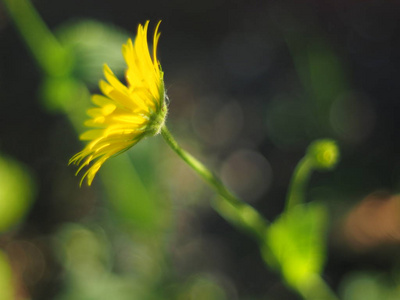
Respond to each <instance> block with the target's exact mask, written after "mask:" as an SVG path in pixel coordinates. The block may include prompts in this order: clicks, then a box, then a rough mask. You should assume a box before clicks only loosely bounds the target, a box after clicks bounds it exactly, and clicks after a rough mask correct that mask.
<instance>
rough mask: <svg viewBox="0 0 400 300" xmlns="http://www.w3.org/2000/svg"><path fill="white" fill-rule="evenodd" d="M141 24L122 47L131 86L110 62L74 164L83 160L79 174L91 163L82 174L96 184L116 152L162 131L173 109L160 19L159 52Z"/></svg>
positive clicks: (126, 74)
mask: <svg viewBox="0 0 400 300" xmlns="http://www.w3.org/2000/svg"><path fill="white" fill-rule="evenodd" d="M148 24H149V22H148V21H147V22H146V23H145V25H144V26H142V25H141V24H140V25H139V26H138V31H137V35H136V39H135V42H134V43H132V40H131V39H128V41H127V43H126V44H124V45H123V46H122V54H123V56H124V59H125V62H126V64H127V66H128V67H127V70H126V73H125V77H126V82H127V85H124V84H123V83H121V82H120V81H119V80H118V78H117V77H116V76H115V75H114V73H113V72H112V71H111V69H110V68H109V67H108V66H107V65H104V75H105V77H106V79H107V82H106V81H103V80H102V81H100V89H101V91H102V93H103V94H104V95H93V97H92V102H93V103H94V104H95V105H96V106H97V107H96V108H91V109H89V110H88V112H87V113H88V115H89V116H90V117H91V118H90V119H89V120H87V121H86V122H85V125H86V126H88V127H93V128H94V129H91V130H88V131H86V132H85V133H83V134H82V135H81V136H80V139H81V140H87V141H89V142H88V144H87V145H86V147H85V148H84V149H83V150H82V151H81V152H79V153H77V154H75V155H74V156H73V157H72V158H71V159H70V163H75V164H80V167H79V169H78V171H77V174H78V173H79V172H80V171H81V170H82V169H83V168H84V167H85V166H89V165H90V166H89V168H88V170H87V171H86V172H85V174H84V175H83V177H82V180H81V184H82V181H83V180H84V178H85V177H86V178H87V182H88V185H91V183H92V181H93V178H94V176H95V175H96V173H97V171H98V170H99V169H100V167H101V166H102V165H103V163H104V162H105V161H106V160H107V159H109V158H110V157H112V156H114V155H116V154H119V153H121V152H123V151H126V150H127V149H129V148H130V147H132V146H133V145H135V144H136V143H137V142H139V141H140V140H141V139H142V138H144V137H146V136H150V135H156V134H158V133H159V132H160V130H161V128H162V126H163V125H164V121H165V117H166V114H167V106H166V102H165V97H166V96H165V89H164V80H163V72H162V70H161V66H160V63H159V62H158V60H157V54H156V52H157V43H158V39H159V37H160V33H158V27H159V25H160V23H158V25H157V27H156V29H155V32H154V38H153V52H152V55H151V54H150V51H149V47H148V44H147V28H148Z"/></svg>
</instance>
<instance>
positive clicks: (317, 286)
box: [297, 275, 339, 300]
mask: <svg viewBox="0 0 400 300" xmlns="http://www.w3.org/2000/svg"><path fill="white" fill-rule="evenodd" d="M297 290H298V291H299V293H300V294H301V295H302V297H303V298H304V299H307V300H321V299H323V300H339V298H338V297H337V296H336V295H335V294H334V293H333V292H332V290H331V288H330V287H329V286H328V285H327V284H326V282H325V281H324V279H322V278H321V276H318V275H315V276H313V277H312V278H310V279H309V280H308V281H307V282H306V283H304V284H302V286H301V287H299V288H298V289H297Z"/></svg>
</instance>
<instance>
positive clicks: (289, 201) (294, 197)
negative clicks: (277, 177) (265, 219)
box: [285, 155, 314, 211]
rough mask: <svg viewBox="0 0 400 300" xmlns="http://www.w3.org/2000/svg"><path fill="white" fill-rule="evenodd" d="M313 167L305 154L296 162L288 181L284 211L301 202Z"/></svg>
mask: <svg viewBox="0 0 400 300" xmlns="http://www.w3.org/2000/svg"><path fill="white" fill-rule="evenodd" d="M313 169H314V168H313V163H312V160H311V159H310V158H309V157H308V156H307V155H306V156H304V157H303V158H302V159H301V160H300V161H299V163H298V164H297V166H296V169H295V170H294V172H293V176H292V181H291V182H290V186H289V191H288V195H287V198H286V208H285V210H286V211H289V210H290V209H291V208H293V207H294V206H296V205H297V204H301V203H303V201H304V193H305V188H306V185H307V183H308V180H309V179H310V176H311V173H312V171H313Z"/></svg>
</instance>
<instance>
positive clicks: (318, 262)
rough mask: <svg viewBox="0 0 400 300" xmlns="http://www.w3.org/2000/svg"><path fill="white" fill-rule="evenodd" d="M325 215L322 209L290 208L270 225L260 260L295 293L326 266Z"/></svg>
mask: <svg viewBox="0 0 400 300" xmlns="http://www.w3.org/2000/svg"><path fill="white" fill-rule="evenodd" d="M326 224H327V214H326V211H325V208H324V207H323V206H321V205H316V204H308V205H301V206H296V207H294V208H292V209H291V210H290V211H288V212H285V213H284V214H282V215H281V216H280V217H279V218H278V219H277V220H276V221H275V222H274V223H272V224H271V225H270V228H269V230H268V233H267V239H266V245H265V247H264V249H263V256H264V259H265V260H266V262H267V263H269V264H270V265H273V266H275V268H276V269H278V270H280V271H281V273H282V275H283V277H284V279H285V280H286V282H287V283H288V284H289V285H290V286H292V287H294V288H296V289H298V288H299V287H301V286H302V285H304V284H306V283H307V281H309V280H312V278H313V277H314V276H315V275H319V274H320V273H321V271H322V269H323V266H324V262H325V237H326Z"/></svg>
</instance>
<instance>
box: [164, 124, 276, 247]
mask: <svg viewBox="0 0 400 300" xmlns="http://www.w3.org/2000/svg"><path fill="white" fill-rule="evenodd" d="M161 134H162V136H163V138H164V140H165V141H166V142H167V144H168V145H169V146H170V147H171V148H172V150H174V151H175V153H176V154H178V156H179V157H180V158H182V159H183V160H184V161H185V162H186V163H187V164H188V165H189V166H190V167H191V168H192V169H193V170H194V171H196V173H197V174H199V175H200V176H201V177H202V178H203V179H204V180H205V181H206V182H207V183H208V184H210V185H211V186H212V187H213V188H214V189H215V191H216V192H217V193H218V194H219V195H220V196H221V197H217V198H216V199H215V200H214V201H213V203H212V204H213V207H214V209H216V210H217V212H218V213H220V214H221V215H222V216H223V217H224V218H225V219H226V220H227V221H229V222H230V223H233V225H235V226H237V227H239V228H241V229H245V230H247V231H249V232H251V233H252V234H253V236H254V237H255V238H256V239H257V240H258V241H259V242H262V241H263V240H264V236H265V233H266V230H267V228H268V222H267V221H266V220H265V219H264V218H263V217H262V216H261V215H260V214H259V213H258V212H257V211H256V210H255V209H254V208H253V207H251V206H250V205H248V204H247V203H245V202H243V201H241V200H239V199H238V198H237V197H235V196H234V195H233V194H232V193H231V192H230V191H229V190H228V189H227V188H226V187H225V186H224V184H223V183H222V181H221V180H220V179H219V178H218V177H217V176H216V175H215V174H214V173H212V172H211V171H210V170H209V169H208V168H207V167H205V166H204V165H203V164H202V163H201V162H200V161H198V160H197V159H196V158H194V157H193V156H192V155H191V154H189V153H188V152H186V151H185V150H183V149H182V148H181V147H180V146H179V145H178V143H177V142H176V140H175V139H174V138H173V136H172V135H171V133H170V132H169V130H168V128H167V127H166V126H165V125H164V126H163V127H162V129H161Z"/></svg>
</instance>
